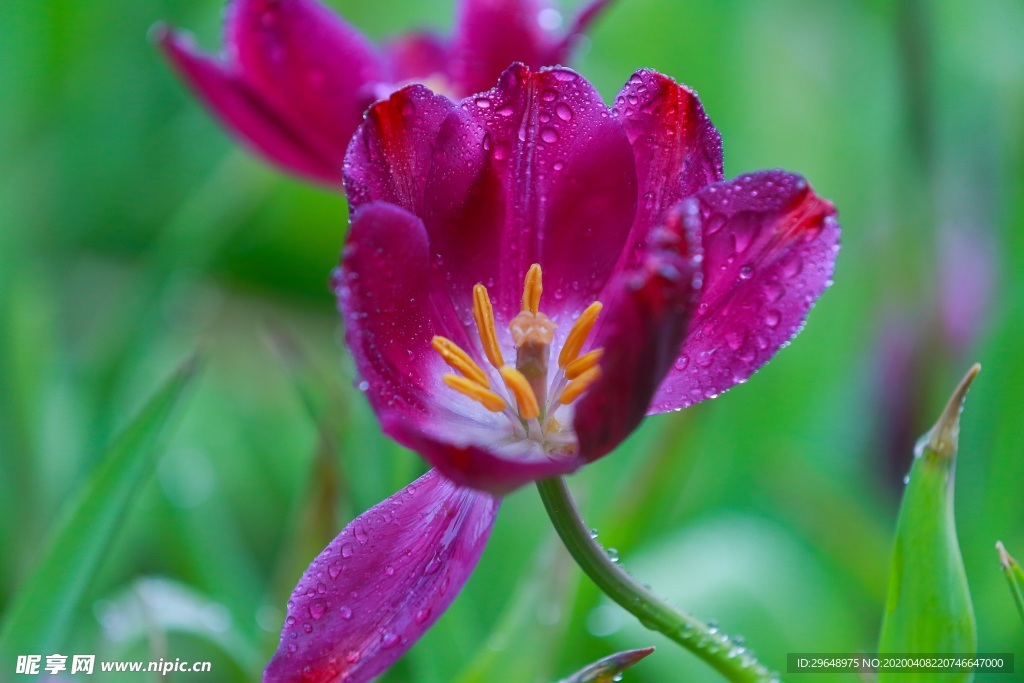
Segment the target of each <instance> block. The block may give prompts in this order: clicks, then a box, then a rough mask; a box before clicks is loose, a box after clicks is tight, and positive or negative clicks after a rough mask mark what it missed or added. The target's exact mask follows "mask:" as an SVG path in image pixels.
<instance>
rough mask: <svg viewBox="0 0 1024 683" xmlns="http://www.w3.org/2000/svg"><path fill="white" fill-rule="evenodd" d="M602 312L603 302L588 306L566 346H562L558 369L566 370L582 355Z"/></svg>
mask: <svg viewBox="0 0 1024 683" xmlns="http://www.w3.org/2000/svg"><path fill="white" fill-rule="evenodd" d="M600 312H601V302H600V301H595V302H594V303H592V304H590V305H589V306H587V308H586V310H584V311H583V313H581V314H580V317H579V318H577V319H576V322H575V323H573V326H572V329H571V330H569V336H568V337H567V338H566V340H565V344H564V345H563V346H562V352H561V353H559V354H558V367H560V368H564V367H565V366H566V365H568V364H569V363H571V362H573V361H574V360H576V358H577V357H578V356H579V355H580V351H581V350H582V349H583V344H584V343H586V341H587V337H588V336H589V335H590V330H592V329H593V328H594V323H595V322H596V321H597V314H598V313H600Z"/></svg>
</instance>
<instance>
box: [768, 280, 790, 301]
mask: <svg viewBox="0 0 1024 683" xmlns="http://www.w3.org/2000/svg"><path fill="white" fill-rule="evenodd" d="M785 293H786V288H785V287H783V286H782V285H780V284H779V283H778V282H769V283H767V284H766V285H765V286H764V298H765V299H766V300H767V301H768V303H770V304H773V303H775V302H776V301H778V300H779V299H781V298H782V295H783V294H785Z"/></svg>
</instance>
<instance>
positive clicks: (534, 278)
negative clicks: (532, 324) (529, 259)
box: [523, 263, 544, 315]
mask: <svg viewBox="0 0 1024 683" xmlns="http://www.w3.org/2000/svg"><path fill="white" fill-rule="evenodd" d="M543 289H544V288H543V286H542V285H541V272H540V264H539V263H534V264H533V265H532V266H530V270H528V271H526V281H525V282H524V283H523V310H524V311H529V312H530V313H533V314H534V315H536V314H537V311H538V310H539V309H540V293H541V290H543Z"/></svg>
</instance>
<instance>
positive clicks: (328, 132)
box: [225, 0, 390, 169]
mask: <svg viewBox="0 0 1024 683" xmlns="http://www.w3.org/2000/svg"><path fill="white" fill-rule="evenodd" d="M225 44H226V45H227V49H228V56H229V58H230V59H232V60H233V62H234V63H236V64H237V65H238V67H239V69H240V72H241V74H242V76H243V77H244V78H245V80H246V82H247V83H248V84H249V85H250V86H251V87H252V88H253V90H255V91H257V92H259V93H260V95H261V96H262V97H263V98H265V99H266V100H267V101H268V102H270V103H272V104H273V105H274V106H275V107H276V108H278V109H279V110H281V111H285V112H288V113H289V114H290V115H291V116H293V117H294V119H295V120H296V121H298V122H301V124H302V125H303V126H304V127H305V130H307V131H308V134H310V135H315V136H316V137H317V138H318V139H319V140H320V141H321V142H322V144H323V145H324V151H325V152H326V153H328V154H329V155H330V158H331V159H332V160H333V161H334V163H335V168H336V169H340V166H341V162H342V160H343V159H344V155H345V148H346V146H347V145H348V141H349V138H350V137H351V135H352V133H353V131H355V129H356V127H357V126H358V125H359V123H360V121H361V119H362V113H363V110H365V109H366V107H367V106H369V105H370V103H371V102H372V101H373V100H374V99H375V97H374V96H373V93H374V91H373V86H374V85H375V84H377V83H379V82H381V81H388V80H390V79H389V78H388V76H389V74H387V73H386V67H385V64H384V61H383V58H382V57H381V56H380V55H379V54H378V53H377V51H376V49H375V48H374V47H373V45H372V44H371V43H370V42H369V41H368V40H367V39H366V38H365V37H364V36H363V35H362V34H360V33H359V32H358V31H356V30H355V29H354V28H352V27H351V26H349V25H348V24H347V23H345V21H343V20H342V19H341V17H339V16H338V15H337V14H335V13H334V12H333V11H331V10H330V9H328V8H327V7H324V6H323V5H321V4H319V3H317V2H315V1H314V0H235V2H234V3H233V4H232V5H231V7H230V9H229V13H228V19H227V25H226V35H225Z"/></svg>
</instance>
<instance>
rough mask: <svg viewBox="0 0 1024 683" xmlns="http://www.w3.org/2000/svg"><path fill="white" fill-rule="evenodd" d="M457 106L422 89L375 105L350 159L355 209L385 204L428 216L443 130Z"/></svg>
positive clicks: (347, 159) (348, 176)
mask: <svg viewBox="0 0 1024 683" xmlns="http://www.w3.org/2000/svg"><path fill="white" fill-rule="evenodd" d="M454 107H455V104H454V103H452V102H451V101H450V100H449V99H448V98H446V97H443V96H441V95H435V94H433V93H432V92H430V91H429V90H427V89H426V88H424V87H423V86H421V85H412V86H409V87H406V88H403V89H402V90H399V91H398V92H396V93H394V94H392V95H391V97H389V98H388V99H386V100H381V101H380V102H377V103H376V104H374V105H373V107H371V108H370V110H369V111H367V112H366V121H365V123H363V125H362V126H360V127H359V130H358V131H357V132H356V134H355V136H354V137H353V138H352V142H351V144H350V145H349V148H348V154H347V155H346V156H345V191H346V194H347V195H348V201H349V205H350V206H352V207H359V206H361V205H362V204H364V203H366V202H371V201H385V202H389V203H391V204H395V205H398V206H401V207H402V208H404V209H407V210H409V211H412V212H413V213H415V214H417V215H422V214H423V190H424V186H425V185H426V177H427V169H428V168H429V167H430V159H431V156H432V154H433V150H434V141H435V140H436V138H437V129H438V127H439V126H440V124H441V121H442V120H443V119H444V117H445V116H446V115H447V114H448V112H450V111H451V110H452V109H454Z"/></svg>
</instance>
